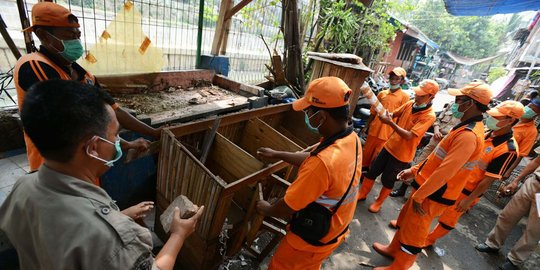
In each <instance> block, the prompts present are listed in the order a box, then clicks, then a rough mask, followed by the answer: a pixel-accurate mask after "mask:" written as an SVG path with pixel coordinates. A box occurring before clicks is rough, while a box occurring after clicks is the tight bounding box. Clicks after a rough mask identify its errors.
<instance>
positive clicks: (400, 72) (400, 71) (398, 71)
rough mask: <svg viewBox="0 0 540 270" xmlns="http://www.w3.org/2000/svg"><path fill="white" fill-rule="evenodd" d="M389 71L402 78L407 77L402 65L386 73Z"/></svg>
mask: <svg viewBox="0 0 540 270" xmlns="http://www.w3.org/2000/svg"><path fill="white" fill-rule="evenodd" d="M390 73H394V74H396V75H398V76H401V77H403V78H405V77H407V71H405V69H403V68H402V67H396V68H394V69H392V71H390V72H389V73H388V74H390Z"/></svg>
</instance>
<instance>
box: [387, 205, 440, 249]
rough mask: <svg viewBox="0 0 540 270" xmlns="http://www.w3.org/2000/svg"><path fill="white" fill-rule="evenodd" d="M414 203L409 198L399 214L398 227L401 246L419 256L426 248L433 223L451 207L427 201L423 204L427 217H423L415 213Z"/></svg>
mask: <svg viewBox="0 0 540 270" xmlns="http://www.w3.org/2000/svg"><path fill="white" fill-rule="evenodd" d="M411 197H412V195H411ZM412 201H413V200H412V199H411V198H410V197H409V199H408V200H407V202H406V203H405V205H404V206H403V208H402V209H401V212H399V217H398V220H397V226H398V228H399V238H400V239H399V242H400V243H401V246H402V247H404V248H405V249H407V250H408V251H409V252H411V253H413V254H418V253H420V252H421V251H422V248H424V247H425V246H426V245H425V242H426V239H427V236H428V235H429V228H430V226H431V222H432V221H433V220H434V219H435V218H436V217H438V216H440V215H441V214H442V213H443V212H444V211H445V210H446V209H447V208H449V207H450V206H448V205H444V204H440V203H437V202H434V201H432V200H430V199H425V200H424V202H423V203H422V208H423V209H424V212H425V215H423V216H421V215H419V214H417V213H416V212H414V210H413V204H412Z"/></svg>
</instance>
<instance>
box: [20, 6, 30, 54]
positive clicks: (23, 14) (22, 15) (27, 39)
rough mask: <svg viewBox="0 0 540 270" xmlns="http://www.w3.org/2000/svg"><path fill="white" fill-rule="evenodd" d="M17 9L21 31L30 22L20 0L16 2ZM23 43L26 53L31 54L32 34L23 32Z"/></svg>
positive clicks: (28, 25)
mask: <svg viewBox="0 0 540 270" xmlns="http://www.w3.org/2000/svg"><path fill="white" fill-rule="evenodd" d="M17 9H18V10H19V18H20V19H21V26H22V29H26V28H28V27H30V21H29V20H28V17H27V16H26V7H25V5H24V3H23V1H22V0H17ZM23 34H24V43H25V44H26V53H31V52H32V51H33V50H34V46H33V41H32V33H31V32H24V33H23Z"/></svg>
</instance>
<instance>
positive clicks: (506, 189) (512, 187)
mask: <svg viewBox="0 0 540 270" xmlns="http://www.w3.org/2000/svg"><path fill="white" fill-rule="evenodd" d="M518 183H519V182H516V181H512V182H510V184H508V185H505V186H501V188H500V189H499V194H501V195H503V197H507V196H510V195H512V194H514V193H515V192H516V190H517V188H518Z"/></svg>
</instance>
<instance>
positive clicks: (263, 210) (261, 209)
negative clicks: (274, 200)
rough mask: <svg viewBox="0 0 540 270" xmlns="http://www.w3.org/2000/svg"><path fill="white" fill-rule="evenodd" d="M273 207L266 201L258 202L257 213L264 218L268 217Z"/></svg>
mask: <svg viewBox="0 0 540 270" xmlns="http://www.w3.org/2000/svg"><path fill="white" fill-rule="evenodd" d="M271 207H272V205H271V204H270V203H269V202H267V201H264V200H260V201H257V208H256V209H257V213H259V214H261V215H263V216H268V212H269V211H270V208H271Z"/></svg>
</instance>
